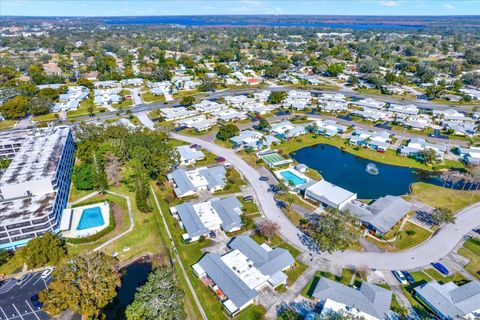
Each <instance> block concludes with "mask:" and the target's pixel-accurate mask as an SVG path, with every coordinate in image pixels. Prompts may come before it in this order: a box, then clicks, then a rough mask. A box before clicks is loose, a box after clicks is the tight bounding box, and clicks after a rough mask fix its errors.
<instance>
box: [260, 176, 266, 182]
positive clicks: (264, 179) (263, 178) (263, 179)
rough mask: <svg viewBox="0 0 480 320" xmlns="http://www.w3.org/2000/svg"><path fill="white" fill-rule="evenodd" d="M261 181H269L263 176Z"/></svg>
mask: <svg viewBox="0 0 480 320" xmlns="http://www.w3.org/2000/svg"><path fill="white" fill-rule="evenodd" d="M260 181H268V177H266V176H261V177H260Z"/></svg>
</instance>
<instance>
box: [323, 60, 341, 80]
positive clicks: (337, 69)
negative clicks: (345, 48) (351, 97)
mask: <svg viewBox="0 0 480 320" xmlns="http://www.w3.org/2000/svg"><path fill="white" fill-rule="evenodd" d="M343 70H345V65H344V64H343V63H340V62H335V63H332V64H330V65H329V66H328V67H327V74H328V75H330V76H331V77H336V76H338V75H339V74H340V73H342V72H343Z"/></svg>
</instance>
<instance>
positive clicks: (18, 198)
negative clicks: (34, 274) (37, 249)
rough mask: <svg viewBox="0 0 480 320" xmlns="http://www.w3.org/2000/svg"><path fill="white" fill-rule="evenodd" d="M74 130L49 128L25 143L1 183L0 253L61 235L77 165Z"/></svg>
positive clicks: (33, 135) (32, 136) (24, 141)
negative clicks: (42, 237) (44, 236)
mask: <svg viewBox="0 0 480 320" xmlns="http://www.w3.org/2000/svg"><path fill="white" fill-rule="evenodd" d="M74 150H75V147H74V143H73V137H72V133H71V130H70V128H61V127H59V128H55V127H49V128H48V129H45V130H43V131H36V132H34V133H33V134H30V135H28V136H27V137H26V139H25V140H23V142H22V145H21V147H20V149H19V150H18V152H16V154H15V157H14V158H13V160H12V163H11V164H10V166H9V167H8V169H7V170H6V171H5V173H4V174H3V176H2V177H1V179H0V249H15V248H17V247H19V246H22V245H25V244H26V243H27V242H28V241H29V240H30V239H32V238H35V237H37V236H39V235H42V234H43V233H45V232H47V231H53V232H56V231H58V227H59V224H60V220H61V215H62V211H63V209H64V208H65V207H66V204H67V199H68V192H69V188H70V175H71V171H72V167H73V163H74Z"/></svg>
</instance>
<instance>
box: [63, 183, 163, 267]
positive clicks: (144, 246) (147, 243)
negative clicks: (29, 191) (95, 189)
mask: <svg viewBox="0 0 480 320" xmlns="http://www.w3.org/2000/svg"><path fill="white" fill-rule="evenodd" d="M111 190H112V191H115V192H118V193H121V194H123V195H126V196H128V197H129V198H130V201H131V204H132V211H133V217H134V222H135V228H134V229H133V231H131V232H130V233H127V234H126V235H125V236H124V237H122V238H120V239H118V240H117V241H115V242H113V243H111V244H109V245H108V246H106V247H105V248H103V249H102V251H103V252H105V253H106V254H112V252H118V253H119V254H118V256H117V257H118V258H119V259H120V261H121V262H123V261H127V260H129V259H131V258H133V257H135V256H138V255H140V254H161V255H166V249H165V246H164V244H163V241H162V238H161V235H160V231H159V228H158V225H157V222H156V220H155V214H154V213H142V212H140V211H138V209H137V207H136V204H135V194H134V193H132V192H129V191H128V190H127V189H126V188H125V187H123V186H122V187H120V188H111ZM102 199H111V200H112V201H113V202H115V203H117V204H118V205H119V207H120V209H121V210H122V211H123V214H122V220H121V224H122V225H123V226H122V228H121V229H120V230H118V232H117V229H116V230H115V231H114V232H112V233H109V234H108V235H107V236H105V237H103V238H101V239H100V240H98V241H97V242H95V243H93V244H84V245H76V246H70V247H69V251H72V252H81V251H83V250H91V249H93V248H94V247H97V246H98V245H99V244H101V243H102V242H104V241H105V240H107V239H109V238H111V237H113V236H115V235H116V234H118V233H120V232H122V231H124V230H126V229H127V228H128V227H129V218H128V211H127V204H126V201H125V199H123V198H121V197H117V196H114V195H110V194H107V195H105V196H102V195H97V196H95V197H93V198H90V199H88V200H87V202H85V203H92V202H96V201H97V200H98V201H102ZM150 206H151V208H152V209H154V206H153V205H152V204H150ZM117 223H118V222H117ZM125 247H129V248H130V250H129V251H127V252H123V249H124V248H125Z"/></svg>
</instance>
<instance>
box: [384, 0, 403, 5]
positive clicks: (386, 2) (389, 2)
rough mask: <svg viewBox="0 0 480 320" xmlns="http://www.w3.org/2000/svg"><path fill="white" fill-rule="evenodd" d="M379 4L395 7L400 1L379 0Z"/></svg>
mask: <svg viewBox="0 0 480 320" xmlns="http://www.w3.org/2000/svg"><path fill="white" fill-rule="evenodd" d="M380 5H382V6H385V7H396V6H399V5H400V2H398V1H394V0H388V1H387V0H382V1H380Z"/></svg>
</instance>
